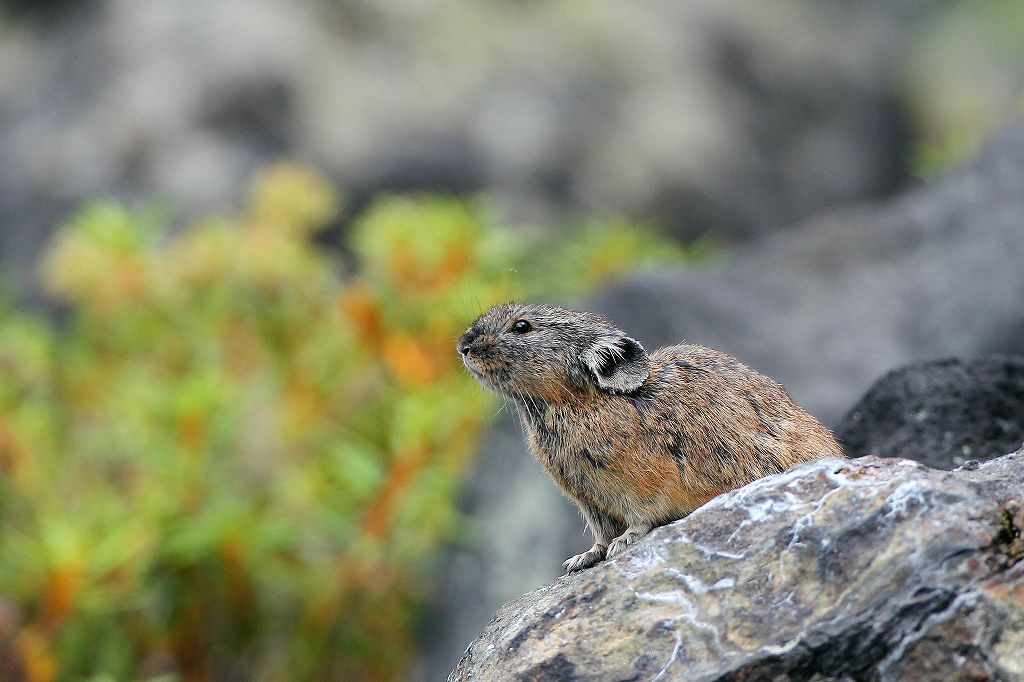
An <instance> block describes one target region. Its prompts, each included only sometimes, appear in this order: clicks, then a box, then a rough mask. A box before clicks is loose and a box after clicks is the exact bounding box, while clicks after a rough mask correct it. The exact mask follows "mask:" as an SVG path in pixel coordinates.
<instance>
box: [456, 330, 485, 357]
mask: <svg viewBox="0 0 1024 682" xmlns="http://www.w3.org/2000/svg"><path fill="white" fill-rule="evenodd" d="M479 336H480V330H479V329H477V328H476V327H470V328H469V330H468V331H467V332H466V333H465V334H463V335H462V338H461V339H459V343H458V344H456V346H455V348H456V349H458V351H459V353H461V354H462V355H466V354H467V353H469V344H471V343H473V342H474V341H476V340H477V338H479Z"/></svg>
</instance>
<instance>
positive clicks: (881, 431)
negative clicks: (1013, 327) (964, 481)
mask: <svg viewBox="0 0 1024 682" xmlns="http://www.w3.org/2000/svg"><path fill="white" fill-rule="evenodd" d="M836 437H837V438H838V439H839V441H840V442H841V443H842V445H843V449H844V450H845V452H846V454H847V455H848V456H850V457H860V456H862V455H877V456H879V457H904V458H906V459H913V460H916V461H918V462H921V463H922V464H926V465H928V466H930V467H936V468H939V469H953V468H955V467H958V466H960V465H961V464H963V463H964V462H966V461H968V460H972V459H976V460H986V459H991V458H993V457H998V456H999V455H1001V454H1003V453H1005V452H1008V451H1010V450H1013V449H1015V448H1016V447H1018V446H1020V444H1021V443H1024V356H1013V355H990V356H984V357H980V358H975V359H972V360H966V361H961V360H956V359H948V360H936V361H933V362H926V363H922V364H918V365H911V366H909V367H901V368H900V369H897V370H893V371H892V372H889V373H888V374H886V375H885V376H884V377H882V378H881V379H879V380H878V381H877V382H875V385H874V386H872V387H871V390H869V391H868V392H867V394H866V395H865V396H864V397H863V398H861V399H860V401H859V402H858V403H857V404H856V405H855V406H854V407H853V409H852V410H850V412H849V414H847V415H846V417H845V418H844V419H843V421H842V422H840V424H839V426H838V427H836Z"/></svg>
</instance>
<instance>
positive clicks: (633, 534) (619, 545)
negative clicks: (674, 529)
mask: <svg viewBox="0 0 1024 682" xmlns="http://www.w3.org/2000/svg"><path fill="white" fill-rule="evenodd" d="M650 531H651V529H650V528H649V527H646V528H645V527H640V526H636V527H630V528H627V529H626V532H625V533H623V534H622V535H620V536H619V537H617V538H615V539H614V540H612V541H611V543H609V544H608V553H607V558H609V559H611V558H612V557H613V556H615V555H616V554H618V553H619V552H621V551H622V550H624V549H626V548H627V547H629V546H630V545H632V544H633V543H634V542H636V541H637V540H639V539H640V538H642V537H643V536H645V535H647V534H648V533H649V532H650Z"/></svg>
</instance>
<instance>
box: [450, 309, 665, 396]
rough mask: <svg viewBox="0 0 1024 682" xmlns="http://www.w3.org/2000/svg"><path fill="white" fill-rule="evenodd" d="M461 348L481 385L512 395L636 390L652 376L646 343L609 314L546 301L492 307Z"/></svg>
mask: <svg viewBox="0 0 1024 682" xmlns="http://www.w3.org/2000/svg"><path fill="white" fill-rule="evenodd" d="M456 348H457V349H458V351H459V354H460V355H462V361H463V362H464V363H465V365H466V367H467V368H469V371H470V372H472V373H473V376H475V377H476V378H477V379H478V380H479V381H480V383H482V384H483V385H485V386H487V387H488V388H490V389H492V390H494V391H497V392H498V393H501V394H502V395H505V396H508V397H510V398H522V397H531V398H539V399H542V400H558V399H566V398H568V397H569V396H570V394H573V393H578V392H581V391H586V390H588V389H589V388H591V387H596V388H597V389H598V390H602V391H607V392H609V393H630V392H632V391H635V390H636V389H638V388H639V387H640V386H641V385H642V384H643V383H644V381H646V380H647V377H648V376H650V373H651V362H650V360H649V359H648V357H647V353H646V352H645V351H644V349H643V346H641V345H640V343H639V342H637V341H636V340H635V339H632V338H630V337H628V336H626V334H625V333H624V332H622V331H621V330H619V329H617V328H616V327H615V325H613V324H612V323H611V322H610V321H608V320H607V319H606V318H604V317H602V316H601V315H598V314H596V313H588V312H581V311H577V310H567V309H565V308H556V307H554V306H549V305H543V304H535V303H506V304H504V305H499V306H495V307H493V308H491V309H490V310H488V311H487V312H486V313H484V314H483V315H481V316H480V317H479V318H478V319H477V320H476V322H474V323H473V325H472V326H471V327H470V328H469V329H468V330H467V331H466V333H465V334H463V335H462V338H461V339H459V343H458V345H457V346H456Z"/></svg>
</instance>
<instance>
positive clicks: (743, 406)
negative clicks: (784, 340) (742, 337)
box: [641, 344, 842, 495]
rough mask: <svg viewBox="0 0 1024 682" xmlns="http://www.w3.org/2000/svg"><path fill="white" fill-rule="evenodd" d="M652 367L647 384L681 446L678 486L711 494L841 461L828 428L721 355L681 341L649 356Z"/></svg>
mask: <svg viewBox="0 0 1024 682" xmlns="http://www.w3.org/2000/svg"><path fill="white" fill-rule="evenodd" d="M651 364H652V372H651V378H650V379H648V382H647V383H650V384H651V388H650V390H651V391H652V392H654V391H656V392H657V400H658V402H659V403H660V404H661V405H662V406H663V408H664V417H670V418H674V419H673V421H674V426H673V427H672V428H678V429H679V430H680V431H681V432H682V433H683V434H684V437H685V438H686V439H687V441H688V447H687V448H686V453H687V458H686V463H685V473H684V481H685V483H686V484H687V485H688V486H690V487H692V488H694V489H695V490H699V491H702V492H706V493H710V494H712V495H713V494H717V493H718V492H721V491H723V490H729V489H732V488H735V487H738V486H741V485H745V484H746V483H749V482H750V481H753V480H755V479H757V478H761V477H763V476H768V475H770V474H775V473H779V472H782V471H785V470H786V469H788V468H790V467H792V466H795V465H796V464H799V463H801V462H805V461H809V460H812V459H817V458H819V457H826V456H842V452H841V451H840V450H839V449H838V446H837V445H836V443H835V440H834V439H833V438H832V436H831V434H830V433H829V432H828V430H827V429H825V428H824V427H823V426H822V425H821V424H820V423H819V422H818V421H817V420H816V419H814V418H813V417H812V416H810V415H809V414H807V412H805V411H804V410H803V409H801V408H800V407H799V406H798V405H796V404H795V403H794V402H793V400H792V399H791V398H790V396H789V394H788V393H786V391H785V389H784V388H782V386H780V385H779V384H778V383H777V382H775V381H773V380H772V379H770V378H769V377H766V376H764V375H763V374H760V373H759V372H757V371H756V370H754V369H752V368H750V367H748V366H747V365H745V364H743V363H742V362H740V361H739V360H737V359H736V358H734V357H732V356H730V355H728V354H726V353H722V352H721V351H717V350H714V349H712V348H706V347H704V346H699V345H695V344H680V345H676V346H667V347H665V348H660V349H658V350H656V351H654V352H653V353H652V354H651ZM641 390H643V389H641Z"/></svg>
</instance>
